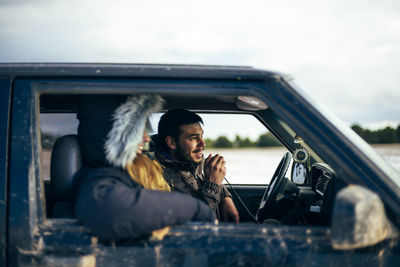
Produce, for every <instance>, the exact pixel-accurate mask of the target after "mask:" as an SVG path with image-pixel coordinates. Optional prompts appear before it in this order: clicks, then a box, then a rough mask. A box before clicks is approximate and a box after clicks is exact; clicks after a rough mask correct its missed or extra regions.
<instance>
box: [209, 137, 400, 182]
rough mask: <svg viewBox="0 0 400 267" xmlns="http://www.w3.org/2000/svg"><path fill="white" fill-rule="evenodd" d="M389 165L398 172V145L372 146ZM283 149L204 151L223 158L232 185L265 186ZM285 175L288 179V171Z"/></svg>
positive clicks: (399, 159) (399, 148) (399, 166)
mask: <svg viewBox="0 0 400 267" xmlns="http://www.w3.org/2000/svg"><path fill="white" fill-rule="evenodd" d="M372 147H373V148H374V149H375V150H376V151H377V152H378V154H380V155H381V156H382V157H383V158H384V159H385V160H386V161H387V162H389V164H390V165H392V166H393V167H394V169H396V170H397V171H399V172H400V144H390V145H373V146H372ZM286 151H287V150H286V149H285V148H283V147H274V148H244V149H206V151H205V153H204V155H205V156H206V157H207V155H208V153H211V154H216V153H219V154H221V155H223V156H224V158H225V161H226V168H227V175H226V177H227V179H228V181H229V182H230V183H232V184H267V183H269V181H270V179H271V177H272V175H273V174H274V171H275V169H276V167H277V166H278V164H279V161H280V160H281V158H282V156H283V154H284V153H285V152H286ZM290 168H291V167H289V170H288V173H287V174H286V176H287V177H289V176H290V175H289V171H290Z"/></svg>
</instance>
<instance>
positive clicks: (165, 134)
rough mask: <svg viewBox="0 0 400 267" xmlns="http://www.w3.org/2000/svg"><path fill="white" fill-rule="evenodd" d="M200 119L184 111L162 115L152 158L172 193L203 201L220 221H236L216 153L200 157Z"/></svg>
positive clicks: (201, 149) (233, 207) (174, 110)
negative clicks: (162, 171)
mask: <svg viewBox="0 0 400 267" xmlns="http://www.w3.org/2000/svg"><path fill="white" fill-rule="evenodd" d="M202 124H203V120H202V119H201V117H200V116H199V115H197V114H196V113H194V112H191V111H188V110H186V109H181V108H174V109H171V110H169V111H168V112H166V113H165V114H164V115H163V116H162V117H161V119H160V121H159V123H158V139H157V140H155V143H156V144H155V148H154V150H155V156H156V158H157V160H158V161H159V162H160V164H161V165H162V166H163V169H164V178H165V179H166V180H167V182H168V183H169V185H170V187H171V190H172V191H178V192H184V193H189V194H191V195H192V196H194V197H197V198H200V199H203V200H204V201H205V202H207V203H208V205H209V206H210V208H211V209H212V210H214V212H215V214H216V216H217V218H219V219H220V220H222V221H234V222H239V213H238V211H237V209H236V207H235V204H234V203H233V201H232V197H231V195H230V193H229V192H228V190H227V189H226V188H225V186H224V185H223V184H222V182H223V180H224V178H225V174H226V168H225V160H224V158H223V157H222V156H220V155H218V154H216V155H214V156H211V154H210V155H208V157H207V158H206V159H204V157H203V151H204V147H205V143H204V140H203V133H204V131H203V128H202Z"/></svg>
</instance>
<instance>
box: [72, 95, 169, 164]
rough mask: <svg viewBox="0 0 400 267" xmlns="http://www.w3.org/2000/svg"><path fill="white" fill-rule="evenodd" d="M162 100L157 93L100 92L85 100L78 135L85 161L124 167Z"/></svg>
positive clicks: (130, 159) (132, 157)
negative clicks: (127, 94)
mask: <svg viewBox="0 0 400 267" xmlns="http://www.w3.org/2000/svg"><path fill="white" fill-rule="evenodd" d="M162 104H163V99H162V98H161V97H160V96H156V95H134V96H130V97H128V98H125V97H123V98H121V97H119V96H115V97H113V96H99V97H96V99H93V98H90V99H88V100H87V101H83V103H82V104H81V108H80V111H79V113H78V119H79V127H78V139H79V141H80V143H81V147H82V155H83V160H84V162H85V163H86V164H88V165H89V166H92V167H101V166H110V165H111V166H114V167H119V168H123V169H124V168H125V167H126V165H127V164H128V163H129V162H131V161H133V160H134V158H135V157H136V151H137V149H138V145H139V144H140V143H141V142H142V140H143V132H144V130H145V129H146V127H147V128H148V127H149V125H150V124H149V117H150V115H151V114H152V113H154V112H158V111H160V110H161V108H162ZM147 130H149V129H147Z"/></svg>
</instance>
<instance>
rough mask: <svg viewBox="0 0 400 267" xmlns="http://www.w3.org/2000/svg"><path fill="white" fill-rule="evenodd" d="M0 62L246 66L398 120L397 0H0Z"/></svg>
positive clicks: (342, 108) (338, 106) (355, 114)
mask: <svg viewBox="0 0 400 267" xmlns="http://www.w3.org/2000/svg"><path fill="white" fill-rule="evenodd" d="M0 6H1V8H0V24H1V25H2V27H1V28H0V39H1V40H2V42H1V43H0V62H7V61H31V62H32V61H40V62H44V61H50V62H53V61H64V62H121V63H126V62H130V63H134V62H137V63H182V64H222V65H250V66H255V67H260V68H264V69H269V70H276V71H279V72H284V73H290V74H292V75H293V76H294V77H295V79H296V82H297V83H298V84H299V85H300V86H301V87H302V88H304V90H306V91H307V92H308V93H310V94H311V95H313V96H314V97H315V98H316V99H317V100H318V101H321V102H322V103H323V104H325V105H326V106H328V108H329V109H331V110H333V111H334V112H335V113H336V114H338V115H339V117H341V118H342V119H344V120H345V121H347V122H348V123H352V122H355V121H362V122H365V123H374V122H377V121H379V120H381V121H384V120H390V121H391V120H393V121H399V119H398V118H395V117H396V116H395V114H400V113H399V108H398V107H397V106H398V104H397V103H398V102H399V100H400V99H399V94H398V93H397V92H398V91H399V89H400V84H399V83H400V82H399V80H400V78H399V77H398V73H400V64H399V63H398V62H400V50H399V49H398V47H400V34H398V33H399V32H400V2H399V1H395V0H392V1H390V0H375V1H373V0H369V1H360V0H347V1H345V0H342V1H339V0H328V1H318V0H305V1H289V0H282V1H261V0H260V1H258V0H249V1H236V0H231V1H227V0H222V1H211V0H204V1H178V0H172V1H161V0H151V1H150V0H147V1H144V0H136V1H127V0H117V1H113V2H112V3H111V4H110V3H109V1H94V0H91V1H80V0H71V1H49V0H42V1H2V2H1V4H0Z"/></svg>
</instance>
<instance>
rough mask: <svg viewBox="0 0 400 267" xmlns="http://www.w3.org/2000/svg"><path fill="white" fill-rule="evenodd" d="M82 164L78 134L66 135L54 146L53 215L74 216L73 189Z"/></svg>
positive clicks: (56, 216) (57, 216)
mask: <svg viewBox="0 0 400 267" xmlns="http://www.w3.org/2000/svg"><path fill="white" fill-rule="evenodd" d="M81 166H82V154H81V150H80V146H79V142H78V137H77V135H73V134H71V135H65V136H62V137H60V138H58V139H57V141H56V142H55V144H54V146H53V151H52V154H51V163H50V177H51V181H50V185H51V189H52V191H53V192H52V193H53V195H54V204H53V205H52V211H51V215H52V217H54V218H73V217H74V215H73V200H72V198H71V191H72V186H73V180H74V177H75V175H76V173H77V172H78V171H79V169H80V168H81Z"/></svg>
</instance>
